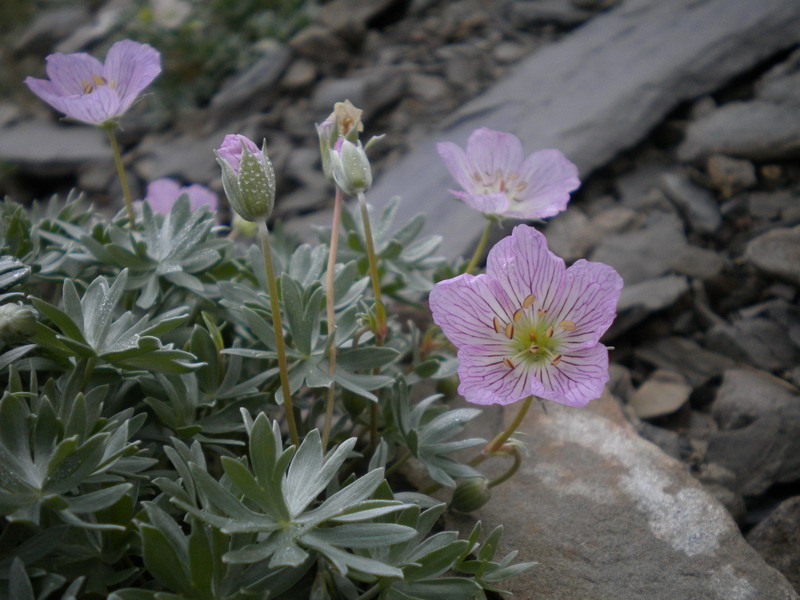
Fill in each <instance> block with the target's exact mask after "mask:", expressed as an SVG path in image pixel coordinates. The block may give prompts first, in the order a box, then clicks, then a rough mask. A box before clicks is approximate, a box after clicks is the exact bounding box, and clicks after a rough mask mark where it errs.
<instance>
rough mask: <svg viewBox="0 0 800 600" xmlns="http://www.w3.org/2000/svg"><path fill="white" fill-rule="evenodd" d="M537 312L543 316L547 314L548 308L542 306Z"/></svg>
mask: <svg viewBox="0 0 800 600" xmlns="http://www.w3.org/2000/svg"><path fill="white" fill-rule="evenodd" d="M536 314H537V315H539V316H540V317H543V316H545V315H546V314H547V310H545V309H544V308H540V309H539V310H537V311H536Z"/></svg>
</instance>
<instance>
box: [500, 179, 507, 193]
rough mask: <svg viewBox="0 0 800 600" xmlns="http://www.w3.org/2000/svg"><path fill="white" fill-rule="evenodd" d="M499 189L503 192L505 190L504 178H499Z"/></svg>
mask: <svg viewBox="0 0 800 600" xmlns="http://www.w3.org/2000/svg"><path fill="white" fill-rule="evenodd" d="M500 191H501V192H505V191H506V180H505V179H501V180H500Z"/></svg>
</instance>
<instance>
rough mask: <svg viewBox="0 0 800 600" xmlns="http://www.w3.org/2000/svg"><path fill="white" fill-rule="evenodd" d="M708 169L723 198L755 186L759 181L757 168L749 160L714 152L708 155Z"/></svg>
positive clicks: (710, 178) (712, 182)
mask: <svg viewBox="0 0 800 600" xmlns="http://www.w3.org/2000/svg"><path fill="white" fill-rule="evenodd" d="M706 171H707V172H708V177H709V180H710V181H711V185H713V186H714V187H715V188H716V189H717V190H719V193H720V195H721V196H722V197H723V198H729V197H730V196H733V194H735V193H737V192H741V191H742V190H746V189H748V188H751V187H753V186H754V185H755V184H756V183H757V182H758V178H757V177H756V168H755V166H754V165H753V163H752V162H750V161H749V160H741V159H736V158H731V157H730V156H725V155H724V154H712V155H711V156H709V157H708V162H707V163H706Z"/></svg>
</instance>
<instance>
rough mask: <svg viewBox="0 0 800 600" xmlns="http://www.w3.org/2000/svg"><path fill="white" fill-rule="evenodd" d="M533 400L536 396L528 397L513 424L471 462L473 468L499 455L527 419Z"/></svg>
mask: <svg viewBox="0 0 800 600" xmlns="http://www.w3.org/2000/svg"><path fill="white" fill-rule="evenodd" d="M533 399H534V396H528V397H527V398H525V399H524V400H523V401H522V406H520V407H519V412H518V413H517V416H516V417H514V420H513V421H512V422H511V424H510V425H509V426H508V427H506V428H505V429H504V430H503V431H501V432H500V433H498V434H497V435H496V436H495V438H494V439H493V440H492V441H491V442H489V443H488V444H487V445H486V447H485V448H484V449H483V450H481V453H480V454H478V456H476V457H475V458H473V459H472V460H471V461H469V464H470V465H471V466H473V467H474V466H475V465H479V464H481V463H482V462H483V461H485V460H486V459H487V458H489V457H490V456H492V455H493V454H497V452H498V451H499V450H500V448H502V447H503V444H505V443H506V442H507V441H508V438H510V437H511V436H512V435H514V432H515V431H516V430H517V427H519V425H520V423H522V420H523V419H524V418H525V415H526V414H527V412H528V409H529V408H530V407H531V404H532V403H533Z"/></svg>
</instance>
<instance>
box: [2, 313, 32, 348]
mask: <svg viewBox="0 0 800 600" xmlns="http://www.w3.org/2000/svg"><path fill="white" fill-rule="evenodd" d="M35 327H36V313H35V312H34V311H33V309H32V308H29V307H27V306H23V305H22V304H13V303H12V304H3V305H0V342H9V343H10V342H16V341H19V340H24V339H27V338H29V337H30V336H32V335H33V332H34V328H35ZM2 345H3V344H2V343H0V347H2Z"/></svg>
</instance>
